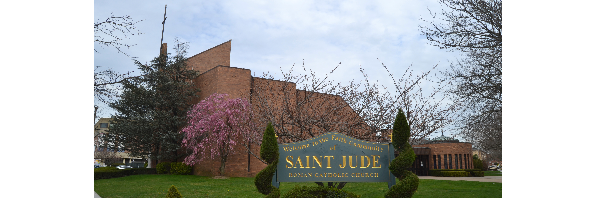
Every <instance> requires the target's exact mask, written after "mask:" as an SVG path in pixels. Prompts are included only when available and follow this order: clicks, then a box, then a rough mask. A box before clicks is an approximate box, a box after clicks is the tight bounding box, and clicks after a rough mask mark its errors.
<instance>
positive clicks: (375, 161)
mask: <svg viewBox="0 0 598 198" xmlns="http://www.w3.org/2000/svg"><path fill="white" fill-rule="evenodd" d="M376 157H378V159H380V155H372V161H373V163H372V168H381V165H380V164H378V166H376V163H378V159H376Z"/></svg>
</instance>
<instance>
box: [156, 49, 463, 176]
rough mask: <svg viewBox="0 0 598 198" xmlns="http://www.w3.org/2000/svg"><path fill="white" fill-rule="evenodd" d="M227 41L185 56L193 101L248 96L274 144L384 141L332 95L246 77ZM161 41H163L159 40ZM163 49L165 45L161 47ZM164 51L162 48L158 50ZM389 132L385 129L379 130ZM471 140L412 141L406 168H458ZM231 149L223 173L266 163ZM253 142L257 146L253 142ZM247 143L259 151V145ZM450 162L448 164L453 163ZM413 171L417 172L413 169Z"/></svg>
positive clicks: (213, 170)
mask: <svg viewBox="0 0 598 198" xmlns="http://www.w3.org/2000/svg"><path fill="white" fill-rule="evenodd" d="M231 44H232V40H229V41H227V42H224V43H222V44H219V45H217V46H214V47H212V48H210V49H208V50H205V51H203V52H201V53H199V54H196V55H194V56H191V57H190V58H188V59H187V67H188V69H191V70H195V71H198V72H199V73H200V75H199V76H198V77H197V78H196V79H194V80H193V83H194V84H195V86H196V87H197V88H199V89H200V90H201V91H200V92H199V93H198V95H199V98H198V99H196V100H195V101H193V103H197V102H199V101H201V100H203V99H205V98H207V97H209V96H210V95H212V94H214V93H220V94H228V95H229V97H230V98H245V99H247V100H248V101H250V103H251V105H252V109H253V113H254V115H255V118H254V119H256V121H257V123H260V124H263V127H262V128H264V129H265V125H266V123H267V122H268V121H272V122H273V124H274V128H275V132H276V134H277V136H278V143H288V142H295V141H300V140H305V139H309V138H312V137H316V136H319V135H321V134H323V133H325V132H331V131H334V132H339V133H343V134H345V135H347V136H351V137H354V138H357V139H361V140H366V141H372V142H386V141H388V140H387V139H385V138H383V137H386V135H387V134H383V135H382V136H375V135H373V134H375V133H374V132H372V131H371V128H370V127H369V126H368V125H367V124H366V123H365V122H364V120H363V119H362V118H361V117H360V116H359V115H358V114H357V113H356V112H355V111H353V109H352V108H351V107H350V106H349V105H348V104H347V103H346V102H345V101H344V100H343V99H342V98H341V97H340V96H338V95H330V94H324V93H317V92H311V91H305V90H301V89H297V85H296V84H295V83H293V82H285V81H279V80H272V79H266V78H260V77H254V76H251V70H249V69H245V68H237V67H231V65H230V52H231ZM164 45H165V44H164ZM162 49H166V47H162ZM162 53H164V52H162ZM384 131H386V132H390V130H384ZM471 146H472V145H471V143H465V142H458V140H457V142H454V141H453V142H451V140H448V139H447V140H445V139H436V140H435V141H431V142H429V143H425V144H421V145H413V147H414V150H415V152H416V155H417V158H416V161H415V162H414V164H413V167H412V171H414V172H416V174H418V175H427V170H429V169H462V168H470V167H472V163H471V161H472V160H471V152H472V151H471ZM237 147H238V148H237V150H236V153H235V154H233V155H229V156H228V160H227V163H226V168H225V175H224V176H228V177H254V176H255V175H256V174H257V173H258V172H259V171H261V170H262V169H264V168H265V167H266V164H264V163H262V162H261V161H260V160H258V159H256V158H255V157H254V156H252V155H250V154H248V153H247V152H246V149H245V147H243V146H241V145H237ZM254 147H257V146H254ZM254 147H251V150H252V152H253V153H254V154H256V155H258V156H259V148H254ZM453 165H454V166H453ZM219 167H220V160H219V159H215V160H211V159H209V158H208V159H205V160H204V161H202V162H201V163H199V164H195V165H194V167H193V174H195V175H202V176H214V175H218V174H219ZM418 170H419V171H418Z"/></svg>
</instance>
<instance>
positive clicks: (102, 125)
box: [100, 123, 108, 128]
mask: <svg viewBox="0 0 598 198" xmlns="http://www.w3.org/2000/svg"><path fill="white" fill-rule="evenodd" d="M100 128H108V123H100Z"/></svg>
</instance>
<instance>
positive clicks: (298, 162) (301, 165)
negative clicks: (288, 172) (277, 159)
mask: <svg viewBox="0 0 598 198" xmlns="http://www.w3.org/2000/svg"><path fill="white" fill-rule="evenodd" d="M297 164H299V168H303V162H302V161H301V157H300V156H297V161H296V162H295V166H297ZM295 166H293V168H297V167H295Z"/></svg>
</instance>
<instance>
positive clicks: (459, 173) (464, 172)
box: [428, 169, 484, 177]
mask: <svg viewBox="0 0 598 198" xmlns="http://www.w3.org/2000/svg"><path fill="white" fill-rule="evenodd" d="M428 173H429V175H430V176H437V177H484V171H480V169H446V170H439V169H432V170H430V171H429V172H428Z"/></svg>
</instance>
